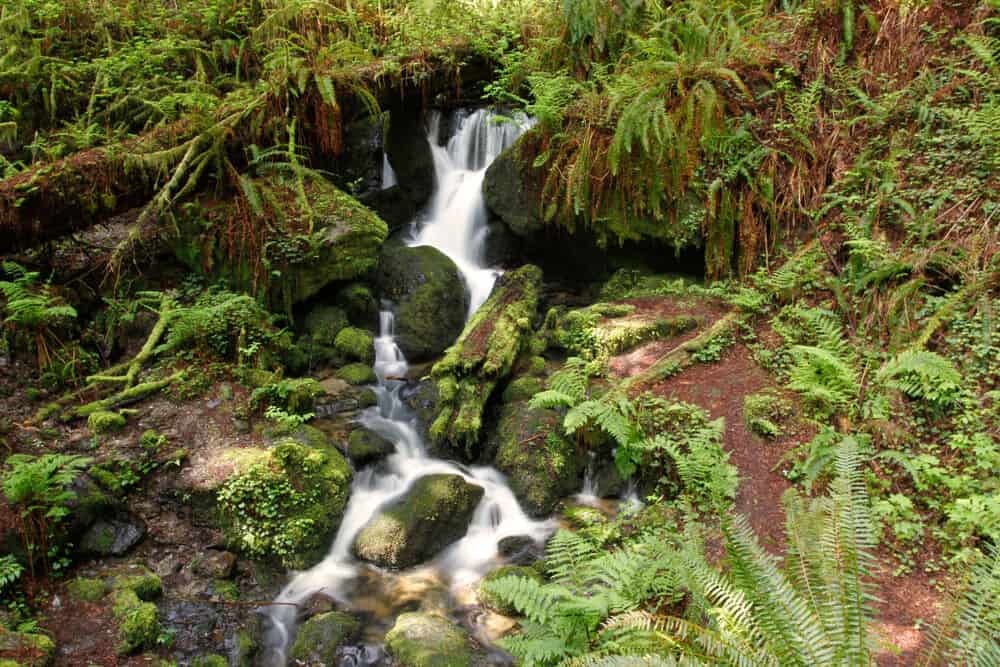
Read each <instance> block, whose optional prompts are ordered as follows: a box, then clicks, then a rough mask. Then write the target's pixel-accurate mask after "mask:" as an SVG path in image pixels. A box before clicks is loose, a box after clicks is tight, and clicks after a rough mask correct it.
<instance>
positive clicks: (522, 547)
mask: <svg viewBox="0 0 1000 667" xmlns="http://www.w3.org/2000/svg"><path fill="white" fill-rule="evenodd" d="M497 551H498V552H499V553H500V555H501V556H502V557H503V558H505V559H507V562H509V563H510V564H512V565H531V564H532V563H534V562H535V561H537V560H540V559H541V558H542V557H543V556H544V555H545V549H544V547H542V546H540V545H539V544H538V543H536V542H535V540H534V539H532V538H531V537H530V536H528V535H512V536H510V537H505V538H503V539H502V540H500V541H499V542H497Z"/></svg>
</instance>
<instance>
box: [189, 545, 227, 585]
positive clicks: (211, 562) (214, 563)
mask: <svg viewBox="0 0 1000 667" xmlns="http://www.w3.org/2000/svg"><path fill="white" fill-rule="evenodd" d="M192 567H193V569H194V571H195V574H198V575H200V576H203V577H208V578H211V579H228V578H230V577H231V576H233V573H234V572H235V570H236V554H234V553H231V552H229V551H216V550H214V549H210V550H208V551H206V552H205V554H204V555H203V556H202V557H201V558H198V559H196V560H195V562H194V564H193V566H192Z"/></svg>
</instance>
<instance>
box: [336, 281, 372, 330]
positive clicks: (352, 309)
mask: <svg viewBox="0 0 1000 667" xmlns="http://www.w3.org/2000/svg"><path fill="white" fill-rule="evenodd" d="M337 303H338V304H340V306H341V307H342V308H343V309H344V310H345V311H347V318H348V319H349V320H350V321H351V322H352V323H353V324H356V325H358V326H362V327H368V326H374V325H375V324H376V320H377V319H378V301H377V300H376V299H375V294H374V292H372V289H371V288H370V287H368V285H365V284H362V283H352V284H350V285H348V286H347V287H344V288H342V289H341V290H340V291H338V292H337Z"/></svg>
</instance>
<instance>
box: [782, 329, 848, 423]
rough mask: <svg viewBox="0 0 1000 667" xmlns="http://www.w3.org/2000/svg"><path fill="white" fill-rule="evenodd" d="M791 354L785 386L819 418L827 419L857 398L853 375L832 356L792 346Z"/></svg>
mask: <svg viewBox="0 0 1000 667" xmlns="http://www.w3.org/2000/svg"><path fill="white" fill-rule="evenodd" d="M791 353H792V358H793V359H794V361H795V365H794V366H793V367H792V369H791V370H790V371H789V379H790V382H789V386H790V387H791V388H792V389H794V390H795V391H797V392H799V393H801V394H802V396H803V397H804V398H805V399H806V401H807V402H809V403H810V404H812V406H813V407H814V408H815V409H816V411H817V412H818V413H819V414H821V415H831V414H833V413H834V412H836V411H838V410H840V409H842V408H845V407H847V406H848V405H850V404H851V402H852V401H853V400H855V399H856V398H857V395H858V384H857V379H856V377H855V371H854V369H853V368H852V367H851V366H850V365H849V364H848V363H846V362H845V361H844V360H843V359H841V358H840V357H839V356H837V355H836V354H835V353H833V352H831V351H829V350H826V349H824V348H820V347H811V346H806V345H796V346H795V347H793V348H792V350H791Z"/></svg>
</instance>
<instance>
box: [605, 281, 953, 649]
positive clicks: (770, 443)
mask: <svg viewBox="0 0 1000 667" xmlns="http://www.w3.org/2000/svg"><path fill="white" fill-rule="evenodd" d="M653 301H658V302H660V303H659V304H654V303H653ZM629 302H630V303H638V302H637V301H636V300H630V301H629ZM642 302H643V303H642V307H643V308H644V309H648V310H651V311H655V312H658V313H663V314H669V315H678V314H685V313H688V314H694V315H703V316H705V317H706V323H705V324H704V325H703V326H702V327H699V329H698V330H695V331H691V332H688V333H686V334H684V335H682V336H678V337H674V338H671V339H668V340H659V341H653V342H651V343H647V344H645V345H642V346H640V347H638V348H636V349H634V350H631V351H629V352H627V353H625V354H622V355H619V356H617V357H614V358H613V359H612V360H611V363H610V369H611V372H612V373H614V374H615V375H618V376H620V377H628V376H632V375H635V374H637V373H640V372H642V371H643V370H645V369H646V368H648V367H649V366H651V365H652V364H653V363H654V362H655V361H656V360H657V359H658V358H660V357H661V356H662V355H664V354H665V353H666V352H668V351H670V350H671V349H673V348H674V347H676V346H677V345H679V344H681V343H683V342H685V341H687V340H690V339H692V338H694V337H695V336H696V335H698V333H699V332H700V331H704V330H705V328H706V327H707V326H710V325H711V324H712V323H713V322H715V321H717V320H718V319H719V318H720V317H721V316H722V314H723V312H722V311H716V310H714V309H712V310H710V311H709V312H707V313H706V312H705V310H704V305H705V304H704V303H701V304H699V305H698V310H697V311H690V310H685V308H686V307H688V306H689V304H686V303H680V304H678V303H677V302H676V300H675V299H673V298H671V297H663V298H657V299H643V300H642ZM757 334H758V338H759V339H760V340H763V341H765V342H766V341H767V340H768V339H769V336H770V332H769V331H764V330H761V331H758V332H757ZM648 389H649V390H650V391H651V392H652V393H654V394H656V395H658V396H662V397H664V398H668V399H674V400H680V401H684V402H686V403H692V404H695V405H698V406H700V407H701V408H703V409H705V410H707V411H708V412H709V414H710V415H711V417H712V418H713V419H717V418H719V417H722V418H724V419H725V433H724V437H723V446H724V448H725V449H726V451H727V452H729V454H730V462H731V463H732V464H733V465H735V466H736V467H737V469H738V470H739V475H740V486H739V491H738V493H737V496H736V505H735V508H736V511H737V512H738V513H740V514H742V515H744V516H745V517H746V518H747V519H748V520H749V523H750V526H751V527H752V528H753V530H754V533H755V534H756V535H757V537H758V540H759V542H760V544H761V546H763V547H764V548H765V549H767V550H768V551H769V552H771V553H772V554H774V555H776V556H779V557H780V555H781V554H782V553H783V551H784V548H785V512H784V509H783V506H782V502H781V499H782V496H783V495H784V494H785V492H786V491H787V490H788V489H790V488H792V483H791V482H790V481H789V480H788V479H787V478H786V477H785V475H784V474H783V472H784V469H786V468H788V467H789V466H790V461H787V460H786V457H787V455H788V454H789V453H790V452H791V451H792V450H794V449H795V448H796V447H797V446H798V445H800V444H802V443H807V442H809V441H810V440H811V439H812V437H813V436H814V435H815V434H816V429H815V427H814V426H812V425H811V424H810V423H808V422H806V421H805V420H799V419H792V420H790V421H789V422H788V423H787V424H786V425H785V426H784V429H783V433H782V434H781V435H780V436H779V437H778V438H776V439H774V440H765V439H763V438H761V437H759V436H757V435H755V434H754V433H752V432H751V431H750V430H749V429H748V428H747V426H746V423H745V421H744V419H743V399H744V397H746V396H747V395H750V394H753V393H756V392H759V391H761V390H764V389H772V390H778V391H781V388H780V386H779V384H778V383H777V382H776V381H775V378H774V377H772V376H771V374H770V373H768V372H767V371H766V370H765V369H763V368H761V366H759V365H758V364H757V363H756V362H755V361H754V359H753V355H752V352H751V350H750V349H748V348H747V347H746V346H745V345H743V344H742V343H737V344H735V345H732V346H730V347H729V348H728V349H726V350H725V351H724V352H723V353H722V357H721V358H720V359H719V360H718V361H716V362H714V363H696V364H694V365H693V366H690V367H688V368H686V369H684V370H683V371H682V372H680V373H677V374H675V375H673V376H671V377H669V378H667V379H666V380H663V381H661V382H658V383H656V384H655V385H653V386H651V387H648ZM786 397H787V398H789V399H791V400H792V401H794V400H795V399H794V395H793V394H790V393H788V394H786ZM709 546H710V549H712V548H713V547H712V545H709ZM715 547H716V548H718V549H719V554H717V555H719V556H721V544H718V545H715ZM875 556H876V563H877V566H878V571H877V572H876V573H875V574H874V584H875V595H876V597H877V598H878V599H877V601H876V602H875V603H874V605H873V606H874V612H875V617H876V618H875V627H876V630H877V632H879V633H880V635H881V636H880V637H878V638H877V640H876V641H877V642H878V645H879V650H878V651H877V653H876V659H877V661H878V664H879V665H880V666H881V667H905V666H909V665H913V664H915V662H916V659H917V656H918V655H919V654H920V651H921V649H922V648H923V647H924V645H925V643H926V642H927V641H928V628H929V627H931V625H932V624H933V622H934V621H935V620H936V618H938V616H939V615H940V614H941V612H942V611H943V610H944V604H945V595H944V594H943V593H942V592H941V591H940V590H938V589H937V588H935V586H934V585H933V582H932V580H931V578H930V577H929V576H928V575H927V574H925V573H923V572H922V571H920V569H919V568H915V569H914V571H913V572H911V573H909V574H906V575H902V576H894V572H893V570H894V568H895V563H896V561H895V559H894V557H893V556H892V555H891V554H890V553H889V550H888V549H887V548H886V547H885V546H884V545H883V546H882V547H880V548H879V550H878V551H877V552H876V554H875ZM917 559H918V560H920V559H921V556H920V555H918V557H917Z"/></svg>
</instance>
